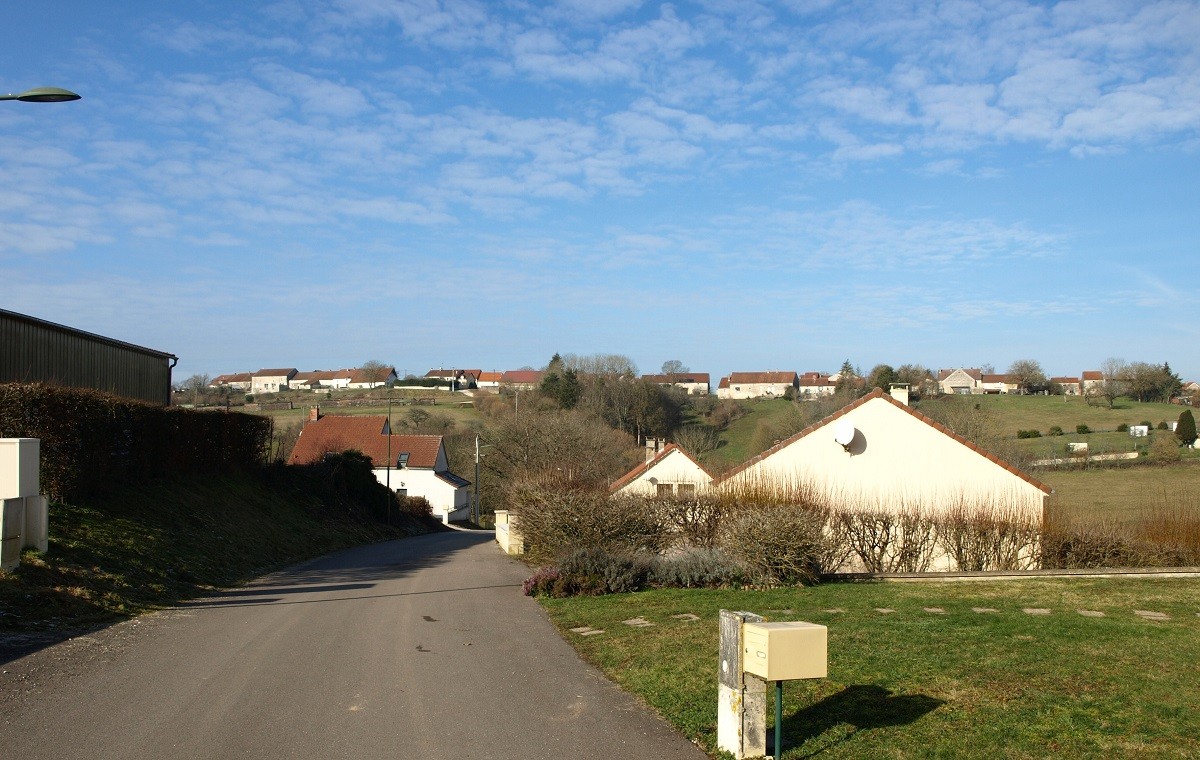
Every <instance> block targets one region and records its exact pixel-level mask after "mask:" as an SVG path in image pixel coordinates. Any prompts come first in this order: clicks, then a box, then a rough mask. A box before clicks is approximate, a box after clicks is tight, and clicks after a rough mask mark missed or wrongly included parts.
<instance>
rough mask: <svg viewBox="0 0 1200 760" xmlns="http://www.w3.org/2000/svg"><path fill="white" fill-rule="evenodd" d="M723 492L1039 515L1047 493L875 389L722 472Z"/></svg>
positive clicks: (856, 504) (842, 503) (869, 506)
mask: <svg viewBox="0 0 1200 760" xmlns="http://www.w3.org/2000/svg"><path fill="white" fill-rule="evenodd" d="M714 487H715V488H718V489H722V490H734V491H736V490H738V489H746V490H761V489H766V490H771V489H778V490H784V491H787V490H791V489H800V490H810V491H811V490H815V491H816V492H817V493H819V494H823V495H825V496H826V497H827V498H829V499H830V500H831V501H833V502H835V503H836V504H837V505H838V506H845V507H849V508H855V507H858V508H867V509H882V510H898V509H913V508H915V509H921V510H923V511H932V512H937V511H944V510H948V509H952V508H958V507H967V508H995V509H1002V510H1005V511H1006V512H1008V513H1010V514H1013V513H1016V514H1020V515H1022V516H1025V517H1027V518H1029V519H1033V520H1039V521H1040V519H1041V517H1042V512H1043V508H1044V505H1045V500H1046V496H1047V495H1048V494H1049V493H1050V488H1049V487H1048V486H1046V485H1045V484H1043V483H1041V482H1039V481H1037V480H1035V479H1034V478H1032V477H1030V476H1029V475H1026V474H1025V473H1023V472H1021V471H1020V470H1019V469H1017V468H1016V467H1014V466H1012V465H1011V464H1009V463H1007V462H1005V461H1004V460H1002V459H1000V458H998V457H997V456H995V455H994V454H992V453H990V452H988V451H985V450H984V449H982V448H980V447H979V446H977V445H976V444H974V443H972V442H970V441H968V440H967V439H965V438H963V437H961V436H959V435H957V434H956V433H954V432H953V431H951V430H950V429H949V428H946V427H945V426H943V425H941V424H939V423H937V422H934V421H933V420H931V419H929V418H928V417H926V416H924V415H923V414H921V413H920V412H917V411H915V410H913V409H911V408H909V407H908V406H907V405H906V404H904V403H902V402H901V401H899V400H897V399H895V398H893V397H892V396H890V395H888V394H885V393H884V392H883V391H882V390H879V389H876V390H874V391H872V392H871V393H869V394H867V395H866V396H863V397H862V398H860V399H858V400H857V401H855V402H853V403H851V404H849V405H847V406H845V407H843V408H842V409H841V410H839V411H837V412H835V413H834V414H832V415H830V416H829V417H826V418H825V419H823V420H821V421H820V422H817V423H815V424H813V425H811V426H809V427H807V428H805V429H804V430H802V431H800V432H799V433H797V434H796V435H794V436H792V437H791V438H788V439H787V440H785V441H782V442H780V443H778V444H776V445H775V446H773V447H772V448H770V449H768V450H767V451H765V452H764V453H762V454H760V455H759V456H757V457H754V458H753V459H751V460H750V461H748V462H746V463H745V464H743V465H741V466H740V467H737V468H735V469H734V470H732V471H730V472H729V473H727V474H726V475H725V476H723V477H722V479H721V480H720V481H719V482H717V483H715V484H714Z"/></svg>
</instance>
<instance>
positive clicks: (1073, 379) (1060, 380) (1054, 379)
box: [1050, 377, 1079, 385]
mask: <svg viewBox="0 0 1200 760" xmlns="http://www.w3.org/2000/svg"><path fill="white" fill-rule="evenodd" d="M1050 382H1052V383H1058V384H1059V385H1070V384H1071V383H1074V384H1075V385H1079V378H1077V377H1052V378H1050Z"/></svg>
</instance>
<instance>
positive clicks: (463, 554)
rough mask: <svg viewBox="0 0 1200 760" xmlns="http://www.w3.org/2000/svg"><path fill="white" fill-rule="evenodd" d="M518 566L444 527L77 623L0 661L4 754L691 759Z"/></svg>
mask: <svg viewBox="0 0 1200 760" xmlns="http://www.w3.org/2000/svg"><path fill="white" fill-rule="evenodd" d="M526 575H527V569H526V568H525V566H524V565H522V564H520V563H518V562H515V561H513V560H511V559H509V558H507V557H505V556H504V555H502V554H501V553H500V551H499V549H498V548H497V547H496V545H495V543H494V542H493V541H492V540H491V537H490V535H488V534H478V533H477V534H471V533H461V532H454V533H439V534H434V535H430V536H422V537H418V538H412V539H407V540H404V541H393V542H389V543H386V544H377V545H374V546H367V547H360V548H357V549H353V550H350V551H346V552H341V553H338V554H335V555H330V556H328V557H323V558H321V559H319V560H315V561H312V562H309V563H306V564H304V565H300V566H298V567H295V568H291V569H289V570H286V571H283V572H279V573H275V574H273V575H270V576H266V577H263V578H261V579H259V580H258V581H257V582H255V583H253V584H250V585H248V586H246V587H243V588H238V589H234V590H231V591H227V592H223V593H220V594H217V595H214V596H213V597H210V598H207V599H203V600H197V601H195V602H193V603H190V604H187V605H185V606H183V607H182V608H180V609H177V610H171V611H167V612H162V613H157V614H154V615H148V616H144V617H142V618H139V619H137V620H134V621H129V622H125V623H122V624H120V625H116V626H113V627H112V628H108V629H105V630H103V631H99V632H96V633H93V634H89V635H87V636H82V637H78V638H75V639H72V640H70V641H67V642H64V643H62V644H59V645H56V646H53V647H49V648H47V649H44V650H41V651H38V652H35V653H33V654H30V655H27V656H25V657H23V658H20V659H17V660H13V661H11V662H8V663H5V664H4V665H2V666H0V670H2V671H3V672H2V673H0V757H5V758H9V757H11V758H41V757H44V758H54V759H55V760H66V759H67V758H88V760H97V759H98V758H122V759H127V758H128V759H135V758H242V757H245V758H343V757H344V758H355V759H356V760H364V759H367V758H393V759H394V758H422V759H424V758H433V759H436V758H456V759H459V760H461V759H462V758H497V759H498V760H502V759H505V758H513V759H514V760H516V759H521V760H525V759H529V758H616V757H623V758H666V759H668V760H673V759H674V758H688V759H689V760H697V759H699V758H704V757H705V755H704V754H703V753H702V752H701V751H700V750H699V749H697V748H696V747H694V746H692V745H691V744H690V743H689V742H688V741H686V740H685V739H683V738H682V737H680V736H679V735H677V734H676V733H674V732H673V731H672V730H671V729H670V728H669V727H668V726H667V725H666V724H665V723H664V722H663V721H662V720H661V719H659V718H658V717H657V716H655V715H653V714H651V713H650V712H649V711H647V710H646V709H645V708H643V707H641V706H640V705H639V704H638V703H637V702H636V701H635V700H633V699H632V698H631V697H629V696H628V695H626V694H624V693H623V692H621V691H620V690H619V689H617V688H616V687H615V686H613V685H612V684H611V683H610V682H609V681H607V680H606V679H604V677H603V676H601V675H600V674H599V673H598V672H597V671H596V670H594V669H593V668H592V667H590V666H589V665H587V664H585V663H584V662H582V661H581V660H580V659H579V658H578V657H577V656H576V654H575V652H574V651H573V650H572V649H571V648H570V647H569V646H568V645H567V643H566V642H564V641H563V640H562V639H561V638H560V637H559V635H558V633H557V632H556V631H555V630H554V628H553V627H552V626H551V625H550V623H549V622H548V621H547V619H546V616H545V615H544V613H543V612H542V611H541V609H540V608H539V607H538V605H537V604H536V603H535V602H534V601H533V600H531V599H529V598H527V597H525V596H523V595H522V594H521V587H520V584H521V581H522V580H523V579H524V577H525V576H526ZM714 657H715V654H714ZM713 709H714V710H715V709H716V706H715V705H714V706H713Z"/></svg>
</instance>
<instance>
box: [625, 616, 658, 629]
mask: <svg viewBox="0 0 1200 760" xmlns="http://www.w3.org/2000/svg"><path fill="white" fill-rule="evenodd" d="M621 622H622V623H624V624H625V625H629V626H633V627H634V628H645V627H647V626H651V625H654V623H651V622H650V621H649V620H647V619H646V618H642V617H635V618H629V619H628V620H622V621H621Z"/></svg>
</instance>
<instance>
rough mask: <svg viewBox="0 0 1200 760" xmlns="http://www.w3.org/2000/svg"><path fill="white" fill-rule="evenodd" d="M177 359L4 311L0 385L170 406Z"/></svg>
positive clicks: (0, 313)
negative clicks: (84, 391)
mask: <svg viewBox="0 0 1200 760" xmlns="http://www.w3.org/2000/svg"><path fill="white" fill-rule="evenodd" d="M178 361H179V359H178V358H177V357H176V356H175V355H174V354H168V353H166V352H164V351H155V350H154V349H152V348H144V347H143V346H135V345H133V344H132V343H125V342H124V341H119V340H114V339H112V338H106V337H104V336H103V335H96V334H94V333H89V332H84V331H82V330H76V329H74V328H71V327H66V326H65V325H58V324H55V323H53V322H46V321H45V320H41V319H37V318H35V317H30V316H26V315H25V314H17V313H16V312H12V311H5V310H4V309H0V383H48V384H50V385H63V386H67V387H71V388H94V389H96V390H99V391H105V392H106V393H112V394H114V395H117V396H124V397H126V398H133V399H138V400H140V401H149V402H151V403H154V404H163V405H164V406H165V405H167V404H169V403H171V368H172V367H174V366H175V364H176V362H178Z"/></svg>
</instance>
